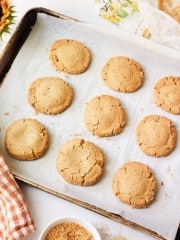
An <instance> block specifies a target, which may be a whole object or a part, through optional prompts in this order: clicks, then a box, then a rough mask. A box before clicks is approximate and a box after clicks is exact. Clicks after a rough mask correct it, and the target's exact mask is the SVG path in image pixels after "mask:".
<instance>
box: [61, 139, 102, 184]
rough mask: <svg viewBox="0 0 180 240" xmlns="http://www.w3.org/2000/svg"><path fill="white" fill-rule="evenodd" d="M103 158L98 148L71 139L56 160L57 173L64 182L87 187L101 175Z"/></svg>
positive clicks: (91, 144) (88, 143)
mask: <svg viewBox="0 0 180 240" xmlns="http://www.w3.org/2000/svg"><path fill="white" fill-rule="evenodd" d="M103 165H104V156H103V153H102V152H101V150H100V149H99V147H97V146H96V145H94V144H93V143H91V142H87V141H84V140H83V139H73V140H71V141H68V142H67V143H66V144H65V145H64V146H62V147H61V149H60V151H59V154H58V156H57V160H56V168H57V171H58V173H59V174H60V175H61V176H62V177H63V178H64V180H65V181H67V182H69V183H72V184H75V185H80V186H88V185H93V184H95V183H96V182H97V181H98V180H99V179H100V178H101V176H102V174H103V168H104V166H103Z"/></svg>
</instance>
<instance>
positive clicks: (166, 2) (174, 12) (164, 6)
mask: <svg viewBox="0 0 180 240" xmlns="http://www.w3.org/2000/svg"><path fill="white" fill-rule="evenodd" d="M158 7H159V9H160V10H162V11H164V12H165V13H167V14H168V15H170V16H171V17H173V18H174V19H175V20H176V21H177V22H178V23H180V2H179V0H159V1H158Z"/></svg>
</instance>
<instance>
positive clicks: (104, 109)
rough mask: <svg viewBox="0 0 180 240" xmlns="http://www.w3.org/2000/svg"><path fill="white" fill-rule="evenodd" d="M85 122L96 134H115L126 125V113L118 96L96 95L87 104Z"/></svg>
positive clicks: (102, 135) (105, 135)
mask: <svg viewBox="0 0 180 240" xmlns="http://www.w3.org/2000/svg"><path fill="white" fill-rule="evenodd" d="M84 122H85V125H86V127H87V129H88V130H89V131H90V132H92V133H93V134H94V135H97V136H99V137H108V136H114V135H116V134H118V133H119V132H121V131H122V129H123V127H124V126H125V123H126V114H125V111H124V109H123V107H122V106H121V104H120V102H119V100H118V99H117V98H115V97H113V96H108V95H101V96H96V97H95V98H93V99H92V100H91V101H90V102H89V103H88V104H87V106H86V109H85V112H84Z"/></svg>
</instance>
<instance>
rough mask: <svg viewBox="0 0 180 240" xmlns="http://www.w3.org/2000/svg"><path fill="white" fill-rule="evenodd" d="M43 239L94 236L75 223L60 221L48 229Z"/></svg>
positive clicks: (82, 239) (86, 239) (85, 239)
mask: <svg viewBox="0 0 180 240" xmlns="http://www.w3.org/2000/svg"><path fill="white" fill-rule="evenodd" d="M45 240H94V238H93V236H92V234H91V233H89V232H88V231H87V230H86V229H85V228H83V227H82V226H81V225H79V224H77V223H61V224H58V225H56V226H55V227H53V228H52V229H50V231H49V232H48V234H47V236H46V238H45Z"/></svg>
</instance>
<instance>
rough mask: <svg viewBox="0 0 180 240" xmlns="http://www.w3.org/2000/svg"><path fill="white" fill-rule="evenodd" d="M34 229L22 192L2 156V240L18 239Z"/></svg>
mask: <svg viewBox="0 0 180 240" xmlns="http://www.w3.org/2000/svg"><path fill="white" fill-rule="evenodd" d="M34 230H35V227H34V223H33V220H32V218H31V216H30V214H29V211H28V209H27V206H26V204H25V202H24V198H23V196H22V193H21V191H20V189H19V187H18V185H17V184H16V182H15V180H14V178H13V176H12V174H11V172H10V170H9V169H8V167H7V165H6V163H5V160H4V158H3V157H2V156H0V240H18V239H20V238H21V237H24V236H26V235H28V234H29V233H32V232H33V231H34Z"/></svg>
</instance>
